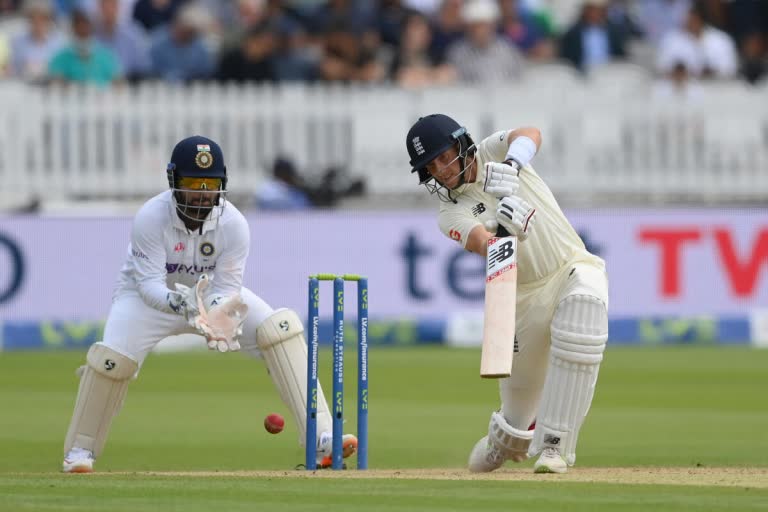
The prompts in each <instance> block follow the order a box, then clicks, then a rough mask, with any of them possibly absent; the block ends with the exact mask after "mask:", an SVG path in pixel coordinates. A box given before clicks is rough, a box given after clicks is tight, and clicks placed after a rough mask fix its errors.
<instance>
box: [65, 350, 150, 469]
mask: <svg viewBox="0 0 768 512" xmlns="http://www.w3.org/2000/svg"><path fill="white" fill-rule="evenodd" d="M138 369H139V363H138V362H137V361H135V360H134V359H133V358H131V357H128V356H126V355H124V354H121V353H119V352H116V351H115V350H113V349H111V348H109V347H108V346H106V345H104V344H103V343H101V342H98V343H94V344H93V345H91V348H90V349H89V350H88V355H87V356H86V365H85V367H84V369H83V372H82V375H81V376H80V388H79V389H78V392H77V401H76V402H75V412H74V413H73V414H72V421H71V422H70V424H69V431H68V432H67V437H66V439H65V441H64V455H65V456H66V454H67V453H69V450H71V449H72V448H73V447H75V446H76V447H78V448H83V449H85V450H90V451H92V452H93V456H94V458H96V457H98V456H99V454H100V453H101V450H102V449H103V448H104V443H105V442H106V440H107V434H109V427H110V426H111V425H112V419H113V418H114V417H115V415H117V413H118V412H119V411H120V408H121V407H122V406H123V401H124V400H125V393H126V391H128V381H129V380H130V379H131V377H133V375H134V374H135V373H136V371H137V370H138Z"/></svg>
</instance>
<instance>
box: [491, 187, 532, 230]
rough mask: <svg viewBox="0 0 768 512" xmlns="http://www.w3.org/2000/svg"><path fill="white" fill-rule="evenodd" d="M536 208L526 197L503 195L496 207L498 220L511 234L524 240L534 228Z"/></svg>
mask: <svg viewBox="0 0 768 512" xmlns="http://www.w3.org/2000/svg"><path fill="white" fill-rule="evenodd" d="M535 213H536V210H535V209H534V208H533V207H532V206H531V205H530V204H528V202H527V201H525V200H524V199H522V198H520V197H517V196H509V197H503V198H501V199H500V200H499V204H498V206H497V207H496V222H498V223H499V225H501V226H504V229H506V230H507V231H508V232H509V234H510V235H514V236H516V237H517V239H518V240H520V241H523V240H525V239H526V238H528V235H529V234H530V232H531V229H532V228H533V217H534V214H535Z"/></svg>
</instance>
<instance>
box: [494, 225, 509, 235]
mask: <svg viewBox="0 0 768 512" xmlns="http://www.w3.org/2000/svg"><path fill="white" fill-rule="evenodd" d="M496 236H497V237H499V238H504V237H505V236H510V233H509V231H507V229H506V228H505V227H504V226H502V225H501V224H499V227H498V228H496Z"/></svg>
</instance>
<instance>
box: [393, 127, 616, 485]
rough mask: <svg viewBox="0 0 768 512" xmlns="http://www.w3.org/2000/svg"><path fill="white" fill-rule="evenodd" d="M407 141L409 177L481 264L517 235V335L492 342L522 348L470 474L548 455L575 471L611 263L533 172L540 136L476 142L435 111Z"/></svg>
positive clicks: (549, 467) (549, 461) (602, 333)
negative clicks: (588, 243)
mask: <svg viewBox="0 0 768 512" xmlns="http://www.w3.org/2000/svg"><path fill="white" fill-rule="evenodd" d="M406 145H407V148H408V154H409V156H410V163H411V166H412V171H411V172H412V173H416V174H417V175H418V178H419V183H420V184H422V185H424V186H425V187H426V188H427V189H428V190H429V192H430V194H432V195H435V196H437V197H438V198H439V199H440V209H439V217H438V224H439V227H440V229H441V231H442V232H443V233H444V234H445V235H446V236H448V237H449V238H451V239H452V240H454V241H456V242H457V243H459V244H461V246H462V247H463V248H464V249H466V250H468V251H471V252H474V253H477V254H479V255H482V256H486V252H487V247H488V243H489V240H492V239H494V238H495V237H496V236H497V235H496V231H497V229H498V228H499V227H503V228H504V230H505V231H506V233H509V234H510V235H512V236H514V237H516V238H517V243H516V248H517V286H516V293H517V297H516V300H513V301H512V302H511V303H510V304H511V305H514V306H515V309H516V311H515V312H514V313H512V311H510V315H509V316H510V317H511V320H509V321H514V322H515V325H516V327H515V334H514V335H510V337H511V338H513V339H505V340H494V342H496V343H501V344H508V346H512V347H514V353H513V357H512V365H511V368H512V370H511V374H510V376H509V377H506V378H502V379H500V380H499V391H500V395H501V408H500V409H499V410H498V411H494V412H493V413H491V418H490V423H489V425H488V434H487V435H486V436H484V437H483V438H482V439H480V440H479V441H478V442H477V443H476V444H475V446H474V447H473V449H472V451H471V453H470V455H469V470H470V471H473V472H489V471H493V470H495V469H498V468H500V467H501V466H502V465H503V464H504V463H505V462H506V461H507V460H512V461H514V462H521V461H524V460H526V459H528V458H529V457H538V459H537V460H536V462H535V464H534V471H535V472H536V473H565V472H566V471H567V470H568V467H569V466H572V465H573V464H574V463H575V462H576V445H577V441H578V437H579V429H580V428H581V426H582V424H583V422H584V419H585V417H586V415H587V412H588V411H589V407H590V404H591V403H592V397H593V396H594V392H595V384H596V382H597V375H598V370H599V368H600V362H601V361H602V359H603V351H604V349H605V344H606V342H607V340H608V310H607V308H608V278H607V275H606V271H605V263H604V262H603V260H602V259H601V258H599V257H597V256H595V255H593V254H591V253H590V252H589V251H587V249H586V248H585V246H584V243H583V242H582V240H581V239H580V238H579V236H578V234H577V233H576V231H575V230H574V229H573V227H572V226H571V225H570V223H569V222H568V220H567V219H566V217H565V215H564V214H563V212H562V210H561V209H560V207H559V205H558V204H557V201H556V200H555V198H554V196H553V195H552V192H551V191H550V189H549V187H547V185H546V184H545V183H544V181H543V180H542V179H541V178H540V177H539V175H538V174H537V173H536V171H535V170H534V169H533V167H532V166H531V160H533V158H534V156H535V155H536V153H537V152H538V150H539V148H540V146H541V133H540V131H539V130H538V129H537V128H533V127H523V128H518V129H514V130H504V131H499V132H496V133H494V134H492V135H490V136H489V137H487V138H486V139H484V140H482V141H481V142H480V143H479V144H475V143H474V141H473V140H472V137H471V136H470V134H469V133H468V132H467V130H466V128H464V127H462V126H461V125H460V124H459V123H457V122H456V121H455V120H454V119H452V118H450V117H448V116H446V115H443V114H432V115H428V116H425V117H422V118H420V119H419V120H418V121H417V122H416V123H415V124H414V125H413V126H412V127H411V129H410V131H409V132H408V135H407V139H406ZM514 290H515V288H514V287H513V291H514ZM487 307H488V298H486V308H487ZM496 331H497V330H494V332H496ZM510 353H511V351H510Z"/></svg>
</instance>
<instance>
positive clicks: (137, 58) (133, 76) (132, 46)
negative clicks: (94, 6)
mask: <svg viewBox="0 0 768 512" xmlns="http://www.w3.org/2000/svg"><path fill="white" fill-rule="evenodd" d="M95 33H96V39H97V40H98V41H99V42H101V44H103V45H104V46H106V47H107V48H109V49H111V50H112V51H113V52H114V53H115V55H117V59H118V61H119V63H120V68H121V69H122V72H123V76H124V77H125V78H127V79H128V80H131V81H134V80H137V79H140V78H143V77H145V76H147V75H148V74H149V71H150V63H149V48H148V47H147V41H146V37H147V36H146V34H145V33H144V29H143V28H141V27H140V26H139V25H138V24H137V23H136V22H135V21H133V19H131V18H121V17H120V0H99V10H98V15H97V22H96V30H95Z"/></svg>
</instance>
